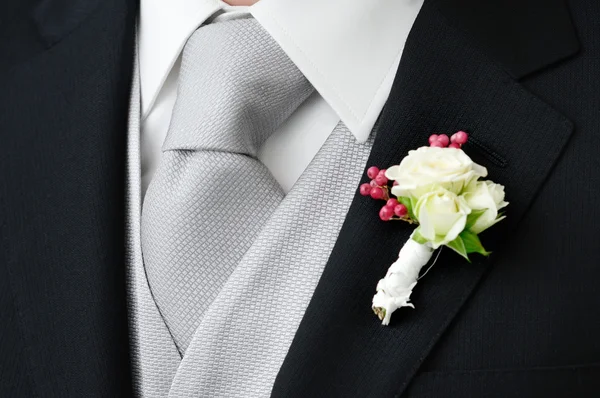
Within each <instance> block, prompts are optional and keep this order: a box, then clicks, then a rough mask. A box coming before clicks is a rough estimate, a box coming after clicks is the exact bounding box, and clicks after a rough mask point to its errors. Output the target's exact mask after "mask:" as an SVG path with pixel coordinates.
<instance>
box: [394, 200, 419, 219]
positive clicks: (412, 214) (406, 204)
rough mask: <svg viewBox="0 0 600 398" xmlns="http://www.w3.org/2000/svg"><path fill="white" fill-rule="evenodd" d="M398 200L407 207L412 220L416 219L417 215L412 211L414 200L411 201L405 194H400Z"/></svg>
mask: <svg viewBox="0 0 600 398" xmlns="http://www.w3.org/2000/svg"><path fill="white" fill-rule="evenodd" d="M398 202H400V203H402V204H403V205H404V206H406V208H407V209H408V216H409V217H410V218H411V219H412V220H415V221H416V220H417V217H415V212H414V208H415V204H416V202H415V201H413V200H412V199H411V198H409V197H406V196H400V197H399V198H398Z"/></svg>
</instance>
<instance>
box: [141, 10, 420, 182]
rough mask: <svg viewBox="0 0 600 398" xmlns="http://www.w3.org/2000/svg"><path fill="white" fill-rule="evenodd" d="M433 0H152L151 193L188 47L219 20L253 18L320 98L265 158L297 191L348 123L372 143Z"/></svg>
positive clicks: (147, 169) (146, 38)
mask: <svg viewBox="0 0 600 398" xmlns="http://www.w3.org/2000/svg"><path fill="white" fill-rule="evenodd" d="M422 4H423V0H368V1H363V0H353V1H347V0H260V1H259V2H258V3H256V4H255V5H253V6H251V7H231V6H227V5H226V4H225V3H223V2H222V1H220V0H169V1H167V0H142V1H141V17H140V32H139V62H140V81H141V99H142V104H141V108H142V124H141V150H142V191H143V192H145V191H146V188H147V186H148V184H149V182H150V180H151V179H152V176H153V174H154V172H155V170H156V168H157V166H158V162H159V159H160V156H161V147H162V144H163V141H164V139H165V137H166V134H167V130H168V128H169V123H170V120H171V113H172V110H173V106H174V104H175V99H176V96H177V77H178V75H179V66H180V58H181V57H180V56H181V52H182V50H183V46H184V45H185V42H186V41H187V39H188V38H189V37H190V35H191V34H192V33H193V32H194V31H195V30H196V29H197V28H198V27H199V26H200V25H202V24H203V23H206V22H207V21H209V20H210V19H211V18H214V17H215V15H218V16H216V18H220V19H224V18H235V17H238V15H236V14H239V13H250V14H251V15H252V16H253V17H254V18H255V19H256V20H257V21H258V22H259V23H260V24H261V25H262V26H263V28H264V29H265V30H266V31H267V32H269V34H270V35H271V36H272V37H273V39H274V40H275V41H276V42H277V43H278V44H279V45H280V46H281V48H282V49H283V51H284V52H285V53H286V54H287V55H288V56H289V57H290V59H291V60H292V61H293V62H294V63H295V64H296V66H297V67H298V69H300V71H301V72H302V73H303V74H304V75H305V76H306V78H307V79H308V80H309V81H310V83H311V84H312V85H313V86H314V87H315V90H316V92H315V93H314V94H313V95H312V96H311V97H310V98H309V99H308V100H307V101H306V102H305V103H304V104H303V105H302V106H300V108H298V110H297V111H296V112H295V113H294V114H292V116H291V117H290V118H289V119H288V120H287V121H286V122H285V123H284V124H283V125H282V126H280V128H279V129H278V130H277V131H276V132H275V133H274V134H273V135H272V136H271V137H270V138H269V139H268V140H267V141H266V143H265V144H264V145H263V147H262V148H261V149H260V151H259V159H260V160H261V161H262V162H263V163H264V164H265V166H266V167H267V168H268V169H269V170H270V171H271V173H272V174H273V176H274V177H275V179H276V180H277V181H278V182H279V183H280V184H281V186H282V188H283V190H284V191H285V192H288V191H289V190H290V189H291V188H292V186H293V185H294V183H295V182H296V180H297V179H298V178H299V177H300V175H301V174H302V173H303V172H304V170H305V168H306V167H307V166H308V164H309V163H310V161H311V160H312V159H313V157H314V156H315V155H316V153H317V152H318V151H319V149H320V148H321V145H322V144H323V143H324V142H325V140H326V139H327V137H328V136H329V134H330V133H331V132H332V131H333V129H334V128H335V126H336V125H337V124H338V123H339V122H340V121H343V122H344V124H345V125H346V126H347V127H348V129H349V130H350V131H351V132H352V134H354V136H355V137H356V139H357V141H359V142H364V141H366V139H367V138H368V136H369V134H370V133H371V130H372V129H373V126H374V124H375V122H376V120H377V118H378V116H379V114H380V113H381V110H382V108H383V106H384V104H385V102H386V101H387V98H388V95H389V93H390V90H391V87H392V83H393V79H394V76H395V74H396V71H397V68H398V64H399V63H400V57H401V55H402V50H403V49H404V43H405V42H406V38H407V37H408V33H409V32H410V29H411V28H412V25H413V23H414V20H415V19H416V16H417V14H418V12H419V10H420V9H421V6H422Z"/></svg>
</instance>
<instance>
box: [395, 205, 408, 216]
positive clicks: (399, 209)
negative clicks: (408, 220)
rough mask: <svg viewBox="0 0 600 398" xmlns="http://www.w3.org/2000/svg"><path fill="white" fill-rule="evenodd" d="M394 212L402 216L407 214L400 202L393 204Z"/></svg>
mask: <svg viewBox="0 0 600 398" xmlns="http://www.w3.org/2000/svg"><path fill="white" fill-rule="evenodd" d="M394 214H395V215H397V216H398V217H404V216H406V215H407V214H408V209H407V208H406V206H404V205H403V204H402V203H401V204H399V205H396V206H394Z"/></svg>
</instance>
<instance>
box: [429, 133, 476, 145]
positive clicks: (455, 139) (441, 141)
mask: <svg viewBox="0 0 600 398" xmlns="http://www.w3.org/2000/svg"><path fill="white" fill-rule="evenodd" d="M468 139H469V135H468V134H467V133H465V132H464V131H458V132H456V133H454V134H452V137H450V138H448V136H447V135H446V134H439V135H438V134H432V135H431V136H430V137H429V146H432V147H437V148H456V149H460V147H462V146H463V145H464V144H466V143H467V140H468Z"/></svg>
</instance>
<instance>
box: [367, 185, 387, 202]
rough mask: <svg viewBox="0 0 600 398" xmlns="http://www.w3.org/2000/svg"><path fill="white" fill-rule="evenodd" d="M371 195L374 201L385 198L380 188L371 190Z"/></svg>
mask: <svg viewBox="0 0 600 398" xmlns="http://www.w3.org/2000/svg"><path fill="white" fill-rule="evenodd" d="M370 194H371V197H372V198H373V199H383V197H384V196H385V192H384V191H383V189H382V188H380V187H373V188H371V192H370Z"/></svg>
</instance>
